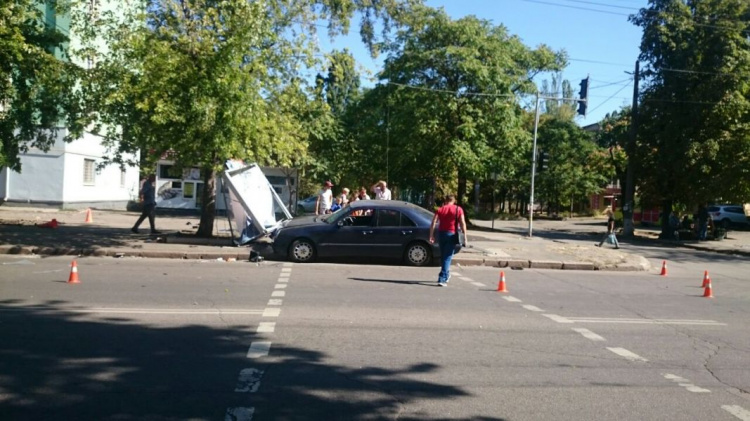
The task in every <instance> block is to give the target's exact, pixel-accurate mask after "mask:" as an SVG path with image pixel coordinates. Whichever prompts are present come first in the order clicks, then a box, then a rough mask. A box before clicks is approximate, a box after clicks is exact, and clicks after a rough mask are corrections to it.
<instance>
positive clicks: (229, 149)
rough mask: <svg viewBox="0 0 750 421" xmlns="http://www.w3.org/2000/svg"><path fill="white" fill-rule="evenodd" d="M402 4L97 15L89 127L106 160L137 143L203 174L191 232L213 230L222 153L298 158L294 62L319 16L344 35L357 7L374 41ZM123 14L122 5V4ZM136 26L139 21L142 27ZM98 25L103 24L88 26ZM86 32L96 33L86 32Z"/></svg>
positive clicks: (220, 6)
mask: <svg viewBox="0 0 750 421" xmlns="http://www.w3.org/2000/svg"><path fill="white" fill-rule="evenodd" d="M402 6H403V4H402V2H401V1H400V0H382V1H376V2H372V1H365V0H347V1H339V0H335V1H334V0H330V1H329V0H320V1H318V0H306V1H294V0H275V1H270V2H249V1H246V0H222V1H218V0H148V1H144V2H143V8H142V9H134V10H133V11H132V12H129V13H131V14H130V15H129V16H127V17H126V19H124V21H125V24H123V23H122V21H123V20H122V19H121V17H120V16H114V15H110V16H109V17H107V16H104V17H103V18H102V19H101V20H99V21H97V22H96V23H95V25H97V26H108V30H107V31H105V33H106V34H108V38H107V39H106V42H107V45H108V47H109V54H107V55H106V56H105V57H104V58H103V60H102V62H101V63H100V64H99V66H98V71H97V74H96V75H95V77H94V78H92V79H91V81H90V82H89V86H90V87H89V89H90V90H92V91H94V92H96V93H97V94H98V98H99V101H98V104H97V106H98V108H99V110H100V112H99V114H98V115H97V116H96V117H97V119H96V121H97V124H98V130H100V131H102V132H103V133H105V138H106V142H107V144H108V145H109V146H110V148H111V150H112V156H111V157H110V159H111V160H112V161H114V162H122V163H124V160H123V156H124V154H125V153H132V152H136V151H138V150H140V151H141V153H142V154H147V160H146V162H154V161H155V160H156V159H158V158H159V157H160V156H162V155H163V154H165V153H171V154H172V156H173V157H174V158H175V159H176V160H177V162H178V163H179V164H180V165H185V166H198V167H200V168H201V170H202V175H203V181H204V186H205V187H204V189H203V197H202V201H201V221H200V227H199V229H198V232H197V235H199V236H205V237H209V236H211V235H212V230H213V220H214V214H215V185H214V180H215V176H216V175H217V174H218V171H220V170H221V168H222V164H223V162H224V161H225V160H226V159H228V158H238V159H249V160H253V161H255V162H258V163H260V164H262V165H277V166H285V167H287V166H292V165H297V164H299V163H301V162H302V163H304V161H305V154H306V151H307V141H308V136H307V135H306V133H307V130H312V129H315V127H312V126H310V125H308V124H305V123H306V122H309V119H308V120H306V118H308V117H309V116H310V115H311V114H313V113H314V110H312V111H311V106H310V104H309V98H308V94H309V91H308V89H307V87H306V86H305V83H304V82H303V80H302V79H301V78H300V77H299V76H300V74H299V73H300V69H304V68H309V67H310V66H313V65H314V64H315V62H314V56H313V53H314V52H315V49H316V45H315V44H314V42H313V41H312V40H314V38H315V37H314V36H312V35H314V34H312V33H313V32H314V31H315V28H316V25H317V23H318V22H320V21H321V20H327V21H328V29H329V33H330V34H332V35H333V34H337V33H340V32H342V31H346V30H347V28H348V26H349V21H350V19H351V17H352V15H353V14H354V13H355V12H356V11H358V10H361V11H363V12H364V13H362V24H361V31H360V32H361V34H362V37H363V40H364V41H365V42H366V43H367V44H368V45H370V46H374V45H375V44H374V39H375V36H374V27H375V22H376V21H377V20H380V21H381V22H382V26H383V31H384V32H387V31H388V30H389V29H390V22H391V21H390V20H389V19H388V16H390V14H391V13H395V12H394V11H395V10H396V9H398V8H401V7H402ZM126 13H127V11H126ZM144 23H145V24H144ZM98 32H101V31H98ZM88 33H89V34H95V33H97V31H89V32H88Z"/></svg>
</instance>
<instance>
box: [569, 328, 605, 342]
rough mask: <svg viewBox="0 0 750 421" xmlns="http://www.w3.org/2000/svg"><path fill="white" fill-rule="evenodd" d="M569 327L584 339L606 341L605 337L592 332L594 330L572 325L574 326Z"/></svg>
mask: <svg viewBox="0 0 750 421" xmlns="http://www.w3.org/2000/svg"><path fill="white" fill-rule="evenodd" d="M571 329H573V330H574V331H576V332H578V333H580V334H581V335H583V337H584V338H586V339H591V340H592V341H606V339H604V338H603V337H601V336H599V335H597V334H596V333H594V332H592V331H590V330H588V329H586V328H582V327H574V328H571Z"/></svg>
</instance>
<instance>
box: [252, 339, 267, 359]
mask: <svg viewBox="0 0 750 421" xmlns="http://www.w3.org/2000/svg"><path fill="white" fill-rule="evenodd" d="M270 350H271V342H268V341H260V342H251V343H250V348H249V349H248V350H247V358H260V357H265V356H266V355H268V352H269V351H270Z"/></svg>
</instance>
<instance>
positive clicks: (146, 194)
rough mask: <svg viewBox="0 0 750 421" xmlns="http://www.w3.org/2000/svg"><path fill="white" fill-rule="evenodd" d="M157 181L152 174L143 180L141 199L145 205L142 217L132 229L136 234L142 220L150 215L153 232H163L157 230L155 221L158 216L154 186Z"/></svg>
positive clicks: (149, 221)
mask: <svg viewBox="0 0 750 421" xmlns="http://www.w3.org/2000/svg"><path fill="white" fill-rule="evenodd" d="M155 181H156V176H155V175H153V174H151V175H149V176H148V180H146V181H144V182H143V187H141V191H140V199H141V204H142V205H143V211H142V212H141V216H140V218H138V221H136V223H135V225H133V228H131V229H130V231H133V232H134V233H135V234H138V227H140V226H141V222H143V220H144V219H146V217H148V223H149V225H151V234H161V233H160V232H159V231H157V230H156V226H155V222H154V219H155V217H156V191H155V188H154V182H155Z"/></svg>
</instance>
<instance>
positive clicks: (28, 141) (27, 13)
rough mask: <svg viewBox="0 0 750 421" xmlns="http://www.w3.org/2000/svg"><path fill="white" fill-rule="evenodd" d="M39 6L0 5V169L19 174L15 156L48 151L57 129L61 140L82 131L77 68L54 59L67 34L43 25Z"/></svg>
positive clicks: (27, 2)
mask: <svg viewBox="0 0 750 421" xmlns="http://www.w3.org/2000/svg"><path fill="white" fill-rule="evenodd" d="M44 7H45V6H44V4H40V3H39V2H37V1H33V0H18V1H3V2H2V3H0V169H1V168H3V167H8V168H10V169H12V170H14V171H18V172H20V171H21V160H20V154H23V153H25V152H27V151H28V150H29V148H39V149H41V150H43V151H47V150H49V148H50V147H51V146H52V145H53V144H54V142H55V140H56V139H57V137H58V132H59V130H58V129H59V128H61V127H66V128H67V129H68V134H67V137H66V140H71V139H74V138H77V137H78V136H80V134H81V133H82V131H83V125H82V124H81V121H80V119H79V118H80V113H81V109H80V107H81V103H82V102H81V95H80V94H81V92H80V91H76V90H74V89H73V88H74V86H75V82H76V80H77V78H78V77H79V75H80V69H79V68H78V67H77V66H76V65H74V64H73V63H71V62H70V61H68V60H65V59H64V57H63V56H60V57H57V56H56V55H55V52H56V51H58V52H59V51H61V50H60V49H62V47H63V46H64V44H65V42H66V41H67V34H66V33H63V32H62V31H60V30H59V29H58V28H57V27H56V26H54V25H50V24H48V23H47V22H46V21H45V18H44V9H43V8H44ZM48 7H49V8H50V10H49V12H52V10H51V7H52V6H51V5H50V6H48ZM60 12H64V11H63V10H60Z"/></svg>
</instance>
